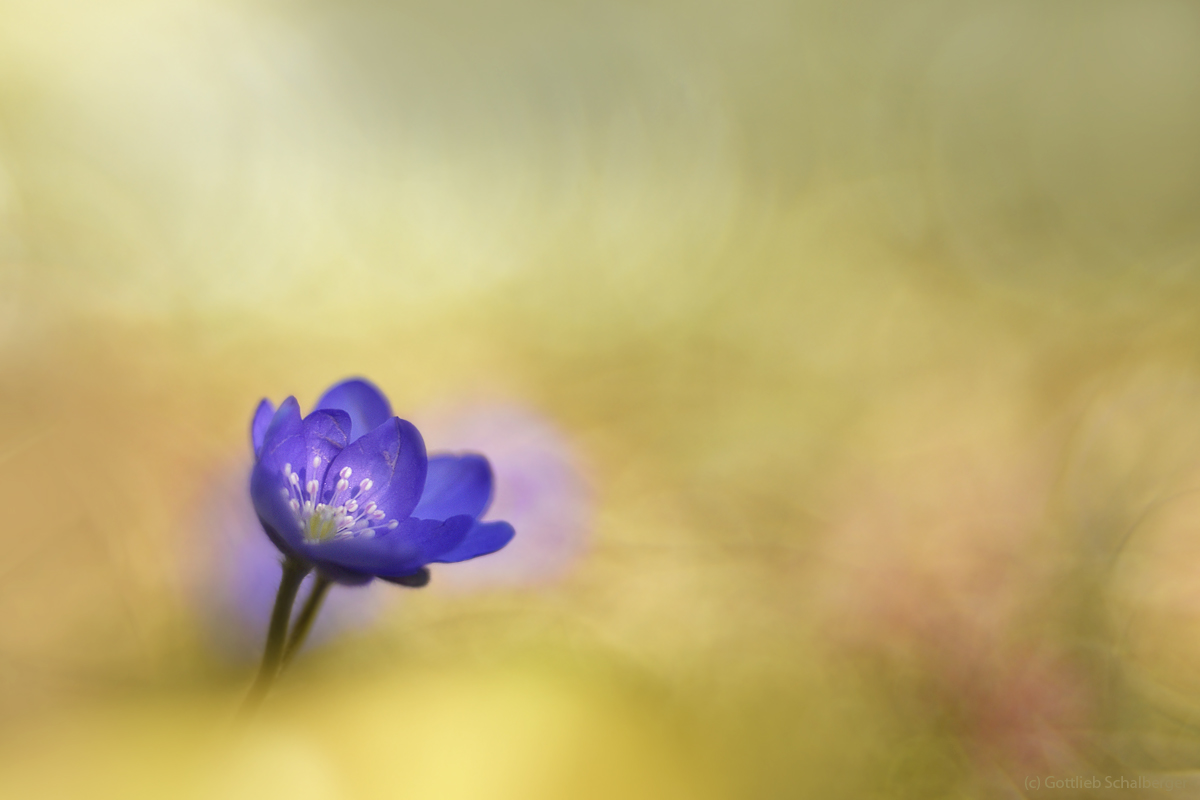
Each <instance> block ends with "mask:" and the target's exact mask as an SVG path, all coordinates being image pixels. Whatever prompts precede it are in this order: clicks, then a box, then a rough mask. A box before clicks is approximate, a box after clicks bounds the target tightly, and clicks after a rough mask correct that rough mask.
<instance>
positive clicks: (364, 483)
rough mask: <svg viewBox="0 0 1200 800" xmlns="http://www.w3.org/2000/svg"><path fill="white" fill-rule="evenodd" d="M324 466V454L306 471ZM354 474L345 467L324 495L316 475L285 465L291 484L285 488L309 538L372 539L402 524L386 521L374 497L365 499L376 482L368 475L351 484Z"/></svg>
mask: <svg viewBox="0 0 1200 800" xmlns="http://www.w3.org/2000/svg"><path fill="white" fill-rule="evenodd" d="M320 466H321V458H320V456H313V460H312V469H311V470H306V472H308V473H309V474H310V475H315V474H316V471H317V469H319V468H320ZM353 474H354V473H353V470H351V469H350V467H343V468H342V471H341V472H339V473H338V482H337V483H336V484H335V485H334V487H333V490H332V491H330V492H326V495H327V496H326V497H322V496H321V483H320V481H318V480H317V479H316V478H310V479H309V480H307V481H305V480H304V478H303V477H301V475H300V473H299V472H296V471H295V470H293V469H292V465H291V464H284V465H283V477H284V479H285V480H286V481H287V486H286V487H285V488H284V489H282V490H281V491H282V493H283V496H284V498H285V499H287V501H288V505H289V506H291V509H292V514H294V515H295V517H296V522H298V523H299V525H300V529H301V530H302V531H303V532H304V539H305V541H307V542H311V543H316V542H327V541H329V540H330V539H344V538H347V537H350V536H362V537H364V538H369V537H371V536H374V535H375V533H376V532H377V531H383V530H388V531H390V530H394V529H395V528H396V527H397V526H398V525H399V524H400V523H399V522H398V521H396V520H394V519H392V520H388V521H387V522H384V521H383V520H384V519H386V518H387V512H385V511H384V510H383V509H382V508H379V506H377V505H376V504H375V501H374V500H370V501H367V502H365V503H363V502H361V500H362V498H363V496H364V495H365V494H366V493H367V492H369V491H371V487H372V486H374V482H373V481H372V480H371V479H370V478H364V479H362V480H361V481H359V482H358V483H357V484H355V485H354V486H353V487H351V485H350V476H351V475H353Z"/></svg>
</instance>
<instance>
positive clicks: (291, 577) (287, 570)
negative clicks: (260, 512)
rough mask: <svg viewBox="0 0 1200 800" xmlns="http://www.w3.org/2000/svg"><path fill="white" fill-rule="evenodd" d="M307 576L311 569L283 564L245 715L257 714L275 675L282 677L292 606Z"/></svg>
mask: <svg viewBox="0 0 1200 800" xmlns="http://www.w3.org/2000/svg"><path fill="white" fill-rule="evenodd" d="M307 574H308V567H307V566H304V565H303V564H300V563H298V562H296V561H292V560H291V559H288V560H286V561H284V562H283V577H282V578H280V580H279V592H278V593H277V594H276V595H275V609H274V610H273V611H272V612H271V626H270V627H269V628H268V629H267V644H266V647H265V648H263V660H262V666H261V667H259V669H258V677H257V678H255V679H254V685H253V686H251V687H250V693H249V694H247V695H246V700H245V702H243V703H242V716H243V717H247V716H249V715H250V714H252V713H254V710H255V709H256V708H258V705H259V703H261V702H262V700H263V698H264V697H266V695H267V690H268V689H270V688H271V683H272V682H273V681H274V680H275V676H276V675H278V674H279V665H280V661H281V658H282V656H283V644H284V641H285V639H286V638H287V629H288V620H289V619H290V618H291V616H292V604H293V603H295V602H296V592H298V591H299V590H300V583H301V581H303V580H304V576H305V575H307Z"/></svg>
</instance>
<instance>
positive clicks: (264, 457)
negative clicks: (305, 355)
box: [250, 397, 307, 556]
mask: <svg viewBox="0 0 1200 800" xmlns="http://www.w3.org/2000/svg"><path fill="white" fill-rule="evenodd" d="M306 454H307V448H306V446H305V441H304V423H303V422H302V421H301V419H300V404H299V403H297V402H296V398H294V397H289V398H288V399H287V400H284V401H283V403H282V404H281V405H280V406H279V409H278V410H277V411H276V412H275V416H274V417H273V418H272V419H271V424H270V425H269V426H268V427H267V431H266V433H265V434H264V435H263V444H262V448H261V449H260V451H259V456H258V461H256V462H255V464H254V469H253V470H252V471H251V473H250V498H251V499H252V500H253V501H254V510H255V512H256V513H257V514H258V519H259V521H260V522H262V525H263V528H264V529H265V530H266V532H267V536H269V537H270V539H271V541H272V542H274V543H275V546H276V547H278V548H279V549H280V550H281V551H283V553H284V555H288V556H296V555H297V554H298V553H300V552H301V550H302V545H303V538H304V537H303V532H302V531H301V530H300V525H299V523H297V522H296V517H295V515H294V514H293V512H292V509H291V507H290V506H289V505H288V498H287V496H286V489H287V479H286V478H285V477H284V475H283V467H284V465H285V464H292V465H297V466H298V465H299V464H301V463H302V462H303V461H304V459H305V457H306Z"/></svg>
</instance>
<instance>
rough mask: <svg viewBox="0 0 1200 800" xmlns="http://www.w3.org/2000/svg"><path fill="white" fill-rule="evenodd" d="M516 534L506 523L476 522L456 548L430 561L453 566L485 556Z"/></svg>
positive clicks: (502, 545)
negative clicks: (456, 563)
mask: <svg viewBox="0 0 1200 800" xmlns="http://www.w3.org/2000/svg"><path fill="white" fill-rule="evenodd" d="M516 534H517V532H516V531H515V530H513V526H512V525H509V524H508V523H507V522H476V523H475V525H474V526H472V528H471V530H470V531H468V532H467V535H466V537H465V538H464V539H463V540H462V542H461V543H460V544H459V545H458V546H457V547H455V548H454V549H453V550H448V551H446V552H445V553H442V554H441V555H440V556H438V557H437V558H434V559H432V561H435V562H438V563H442V564H453V563H455V562H458V561H466V560H467V559H469V558H476V557H478V556H486V555H487V554H488V553H494V552H496V551H497V550H499V549H500V548H502V547H504V545H506V544H508V543H509V542H511V541H512V538H513V537H514V536H516Z"/></svg>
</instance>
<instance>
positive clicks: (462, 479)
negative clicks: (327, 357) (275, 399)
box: [248, 379, 514, 707]
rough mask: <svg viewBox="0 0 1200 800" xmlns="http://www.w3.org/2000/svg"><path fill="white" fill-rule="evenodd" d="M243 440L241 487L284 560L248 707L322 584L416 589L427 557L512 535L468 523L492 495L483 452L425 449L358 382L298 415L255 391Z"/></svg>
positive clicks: (467, 550)
mask: <svg viewBox="0 0 1200 800" xmlns="http://www.w3.org/2000/svg"><path fill="white" fill-rule="evenodd" d="M251 440H252V443H253V446H254V454H255V464H254V469H253V471H252V472H251V475H250V496H251V499H252V500H253V503H254V509H255V512H256V513H257V514H258V518H259V521H260V522H261V523H262V526H263V529H264V530H265V531H266V533H267V536H268V537H270V539H271V541H272V542H273V543H274V544H275V546H276V547H277V548H279V550H280V552H282V553H283V555H284V557H285V561H284V575H283V580H282V581H281V583H280V588H279V593H278V595H277V596H276V603H275V610H274V612H273V614H272V619H271V628H270V631H269V632H268V639H267V648H266V652H265V653H264V658H263V669H262V671H260V673H259V680H258V682H257V683H256V684H255V689H254V690H252V691H251V697H250V699H249V700H248V706H249V707H252V706H253V705H254V704H255V703H257V700H258V699H261V696H262V694H263V693H264V692H265V691H266V688H267V686H269V684H270V682H271V680H272V679H273V678H274V675H275V674H276V673H277V672H278V670H279V668H280V665H281V664H282V663H285V662H286V660H287V659H288V658H289V657H290V656H291V654H293V653H294V652H295V651H296V649H298V647H299V646H300V644H301V643H302V642H303V639H304V636H305V635H306V634H307V631H308V628H309V627H310V626H311V624H312V620H313V617H314V616H315V614H316V613H317V610H318V609H319V606H320V602H321V598H322V597H323V595H324V593H325V591H326V590H327V589H328V588H329V586H330V585H331V584H332V583H341V584H346V585H361V584H365V583H367V582H369V581H371V580H372V579H373V578H382V579H383V580H386V581H390V582H392V583H398V584H402V585H405V586H411V587H419V586H424V585H425V584H426V583H427V582H428V581H429V569H428V566H427V565H429V564H433V563H453V562H458V561H466V560H468V559H471V558H476V557H478V556H482V555H486V554H488V553H493V552H495V551H497V550H499V549H500V548H502V547H504V545H506V544H508V542H509V541H510V540H511V539H512V538H513V534H514V531H513V527H512V526H511V525H509V524H508V523H507V522H499V521H496V522H481V521H480V520H479V518H480V516H481V515H482V514H483V513H484V512H485V511H486V510H487V507H488V505H489V504H490V502H491V499H492V470H491V467H490V465H489V464H488V462H487V459H486V458H484V457H483V456H480V455H475V454H465V455H444V456H437V457H434V458H433V459H430V458H428V457H427V456H426V454H425V443H424V441H423V440H422V438H421V434H420V433H419V432H418V431H417V429H416V428H415V427H414V426H413V425H412V424H411V423H409V422H406V421H405V420H402V419H400V418H399V417H395V416H392V412H391V406H390V404H389V403H388V400H387V398H386V397H385V396H384V395H383V393H382V392H380V391H379V390H378V389H377V388H375V387H374V386H373V385H371V384H370V383H368V382H367V381H365V380H361V379H353V380H347V381H343V382H342V383H339V384H336V385H334V386H333V387H331V388H330V389H329V390H328V391H327V392H325V394H324V395H322V397H321V399H320V400H318V401H317V403H316V408H315V410H313V411H312V412H310V413H309V414H308V415H307V416H302V415H301V414H300V405H299V404H298V403H297V402H296V399H295V398H294V397H289V398H288V399H287V400H285V401H283V403H282V404H280V406H279V408H275V407H274V406H273V405H272V403H271V402H270V401H269V400H263V401H262V402H261V403H260V404H259V406H258V409H257V410H256V412H255V414H254V417H253V420H252V422H251ZM309 571H315V572H316V574H317V582H316V583H315V584H314V587H313V591H312V593H311V594H310V596H309V599H308V601H307V603H306V605H305V607H304V609H303V610H302V611H301V612H300V615H299V616H298V618H297V619H296V621H295V623H294V624H293V626H292V632H291V635H290V637H289V636H288V634H287V627H288V621H289V619H290V614H291V606H292V603H293V602H294V601H295V595H296V591H297V589H298V588H299V585H300V582H301V581H302V580H303V578H304V576H305V575H306V574H307V573H308V572H309ZM285 639H286V642H285ZM285 645H286V646H285Z"/></svg>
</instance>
